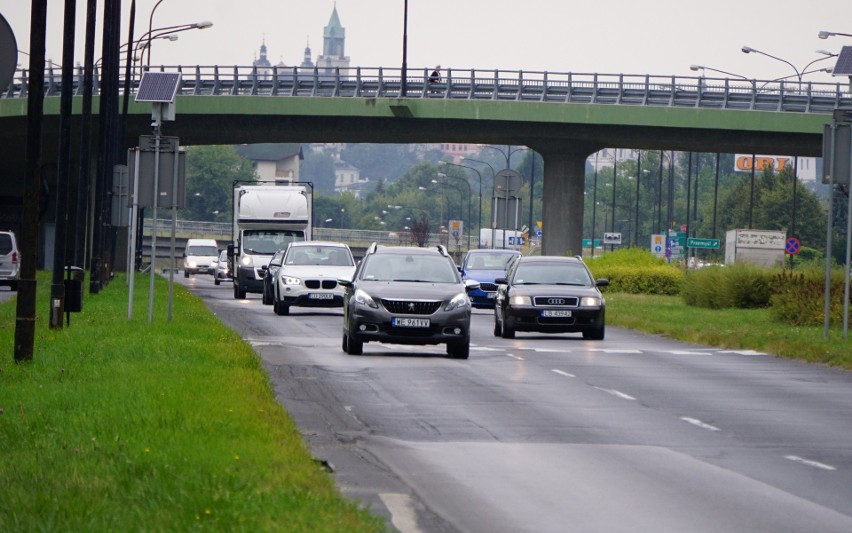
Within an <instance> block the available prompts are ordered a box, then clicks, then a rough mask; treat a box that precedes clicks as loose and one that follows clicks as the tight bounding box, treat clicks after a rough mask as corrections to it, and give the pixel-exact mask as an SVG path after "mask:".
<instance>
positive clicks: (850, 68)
mask: <svg viewBox="0 0 852 533" xmlns="http://www.w3.org/2000/svg"><path fill="white" fill-rule="evenodd" d="M831 75H832V76H852V46H844V47H843V48H841V49H840V54H838V55H837V63H835V65H834V70H833V71H832V72H831Z"/></svg>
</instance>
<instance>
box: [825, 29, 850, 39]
mask: <svg viewBox="0 0 852 533" xmlns="http://www.w3.org/2000/svg"><path fill="white" fill-rule="evenodd" d="M835 35H837V36H840V37H852V33H837V32H833V31H821V32H819V34H818V37H819V38H820V39H828V38H829V37H832V36H835Z"/></svg>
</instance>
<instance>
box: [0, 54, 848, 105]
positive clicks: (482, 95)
mask: <svg viewBox="0 0 852 533" xmlns="http://www.w3.org/2000/svg"><path fill="white" fill-rule="evenodd" d="M154 70H157V71H169V72H174V71H179V72H181V73H182V79H181V85H180V87H179V92H180V94H182V95H197V96H222V95H228V96H271V97H281V96H306V97H330V98H400V97H405V98H421V99H433V98H434V99H453V100H455V99H460V100H500V101H532V102H553V103H586V104H616V105H645V106H668V107H700V108H718V109H744V110H760V111H787V112H804V113H830V112H832V111H833V110H834V109H836V108H837V107H840V106H850V105H852V94H850V89H849V86H848V84H841V83H823V82H811V81H801V82H800V81H798V80H796V81H789V80H784V79H778V80H743V79H731V78H714V77H704V76H698V77H696V76H657V75H651V74H598V73H576V72H548V71H524V70H480V69H452V68H451V69H446V70H445V71H444V74H443V77H442V79H441V80H440V81H439V82H437V83H430V81H429V72H430V69H427V68H424V69H408V70H407V71H406V83H405V94H404V95H403V94H402V83H401V80H402V76H401V74H402V72H401V69H399V68H387V67H349V68H334V69H322V68H318V67H310V68H306V67H280V66H275V67H269V68H258V67H255V66H216V65H214V66H200V65H199V66H185V65H176V66H161V67H157V68H156V69H154ZM141 75H142V71H141V70H139V69H138V68H137V69H135V70H134V72H133V76H132V78H131V79H130V80H129V81H128V83H129V84H130V88H131V91H135V90H136V89H137V88H138V84H139V80H140V79H141ZM82 80H83V72H82V68H79V67H78V69H77V71H76V72H75V75H74V77H73V79H72V80H71V83H73V86H74V94H80V92H81V86H82ZM99 80H100V72H99V71H97V72H95V87H96V90H97V88H98V87H99V85H100V84H99ZM124 83H125V81H124V79H123V77H122V79H121V80H120V90H121V91H122V92H123V85H124ZM61 87H62V76H61V71H60V70H59V69H57V68H55V67H49V68H47V69H46V70H45V95H46V96H58V95H59V93H60V90H61ZM26 95H27V71H26V70H18V71H17V73H16V75H15V76H14V77H13V79H12V82H11V83H10V84H9V86H8V87H7V88H5V90H3V91H2V93H0V97H2V98H23V97H26Z"/></svg>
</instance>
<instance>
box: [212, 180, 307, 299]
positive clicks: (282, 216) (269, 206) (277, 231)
mask: <svg viewBox="0 0 852 533" xmlns="http://www.w3.org/2000/svg"><path fill="white" fill-rule="evenodd" d="M311 196H312V190H311V187H310V185H239V186H237V187H235V188H234V224H233V244H231V245H228V257H229V258H230V260H231V272H232V273H233V280H234V298H236V299H244V298H245V297H246V293H249V292H254V293H262V292H263V277H264V276H265V274H266V271H265V270H264V268H263V267H264V266H266V265H267V264H268V263H269V260H270V259H271V258H272V255H273V254H274V253H275V252H277V251H278V250H281V249H283V248H286V247H287V245H288V244H290V243H291V242H293V241H305V240H311V227H312V224H311V207H312V205H311Z"/></svg>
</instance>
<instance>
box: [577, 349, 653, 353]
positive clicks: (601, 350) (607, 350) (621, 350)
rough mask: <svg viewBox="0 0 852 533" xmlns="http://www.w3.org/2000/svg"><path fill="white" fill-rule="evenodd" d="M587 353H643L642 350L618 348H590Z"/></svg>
mask: <svg viewBox="0 0 852 533" xmlns="http://www.w3.org/2000/svg"><path fill="white" fill-rule="evenodd" d="M586 351H587V352H603V353H642V350H628V349H617V348H589V349H588V350H586Z"/></svg>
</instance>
